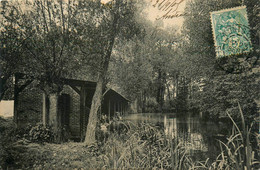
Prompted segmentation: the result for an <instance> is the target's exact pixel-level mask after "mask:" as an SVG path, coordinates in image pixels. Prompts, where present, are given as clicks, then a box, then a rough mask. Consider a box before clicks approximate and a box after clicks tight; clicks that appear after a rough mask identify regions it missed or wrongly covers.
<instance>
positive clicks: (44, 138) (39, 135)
mask: <svg viewBox="0 0 260 170" xmlns="http://www.w3.org/2000/svg"><path fill="white" fill-rule="evenodd" d="M25 138H28V139H29V140H30V141H32V142H36V143H44V142H53V140H54V134H53V132H52V131H51V128H50V127H48V126H47V127H44V125H43V124H38V125H36V126H34V127H32V128H31V130H30V131H29V133H28V134H25Z"/></svg>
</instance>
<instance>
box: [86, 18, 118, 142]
mask: <svg viewBox="0 0 260 170" xmlns="http://www.w3.org/2000/svg"><path fill="white" fill-rule="evenodd" d="M117 21H118V16H117V15H116V14H115V15H114V19H113V23H112V27H111V29H110V31H111V32H110V40H109V42H108V48H107V50H106V52H105V56H104V62H103V64H102V66H103V67H102V68H101V69H102V71H101V72H100V74H99V75H98V81H97V86H96V90H95V93H94V96H93V99H92V103H91V109H90V113H89V120H88V125H87V130H86V136H85V142H84V143H85V144H86V145H91V144H93V143H95V141H96V139H95V132H96V125H97V120H98V110H99V108H100V106H101V101H102V97H103V95H102V90H103V87H104V84H105V83H104V82H105V79H106V75H107V71H108V65H109V60H110V56H111V53H112V49H113V46H114V41H115V37H116V32H117Z"/></svg>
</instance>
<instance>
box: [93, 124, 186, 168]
mask: <svg viewBox="0 0 260 170" xmlns="http://www.w3.org/2000/svg"><path fill="white" fill-rule="evenodd" d="M126 124H127V126H128V127H129V129H128V131H127V132H126V133H125V134H120V135H118V134H117V133H112V134H109V138H108V139H107V141H106V142H105V143H104V145H103V146H102V147H101V150H102V154H101V155H100V156H99V159H100V160H102V162H103V163H102V165H100V167H99V168H104V169H188V167H189V166H190V162H189V161H188V160H187V159H186V157H185V153H186V150H185V147H183V145H182V144H181V143H177V141H176V140H175V139H171V138H168V137H167V136H166V135H165V134H164V131H163V128H161V127H157V126H155V125H152V124H148V123H139V124H132V123H130V122H127V123H126ZM94 166H95V165H94Z"/></svg>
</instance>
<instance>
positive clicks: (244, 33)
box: [211, 6, 252, 57]
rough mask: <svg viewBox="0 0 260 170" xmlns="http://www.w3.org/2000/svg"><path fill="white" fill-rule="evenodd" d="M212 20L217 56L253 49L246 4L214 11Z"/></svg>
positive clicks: (246, 51)
mask: <svg viewBox="0 0 260 170" xmlns="http://www.w3.org/2000/svg"><path fill="white" fill-rule="evenodd" d="M211 22H212V29H213V36H214V42H215V49H216V55H217V57H223V56H229V55H237V54H242V53H248V52H250V51H251V50H252V44H251V41H250V31H249V24H248V18H247V12H246V6H240V7H236V8H230V9H225V10H221V11H215V12H212V13H211Z"/></svg>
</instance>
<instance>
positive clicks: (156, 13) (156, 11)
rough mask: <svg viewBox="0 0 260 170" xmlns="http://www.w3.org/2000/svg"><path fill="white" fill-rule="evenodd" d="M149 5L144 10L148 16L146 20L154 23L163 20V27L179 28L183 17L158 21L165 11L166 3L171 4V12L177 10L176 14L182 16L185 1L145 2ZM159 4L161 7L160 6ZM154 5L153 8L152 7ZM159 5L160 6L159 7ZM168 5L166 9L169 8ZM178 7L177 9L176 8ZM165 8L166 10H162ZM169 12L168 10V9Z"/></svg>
mask: <svg viewBox="0 0 260 170" xmlns="http://www.w3.org/2000/svg"><path fill="white" fill-rule="evenodd" d="M146 1H147V2H148V3H149V4H150V5H149V7H148V8H147V9H146V10H145V11H146V12H147V14H148V19H149V20H151V21H153V22H154V21H156V20H158V19H159V20H163V22H164V27H167V26H174V25H175V26H178V27H181V26H182V24H183V21H184V18H183V17H174V18H170V19H168V18H167V19H160V18H161V17H162V16H163V15H164V14H165V13H166V12H167V10H166V11H165V10H164V9H167V3H168V4H169V3H171V4H170V5H172V6H173V7H172V10H175V9H176V10H177V11H178V14H182V13H183V12H184V8H185V5H186V1H187V0H146ZM174 3H177V4H179V5H174ZM160 4H161V5H160ZM153 5H155V6H153ZM159 5H160V6H159ZM170 5H168V7H169V6H170ZM177 6H178V8H176V7H177ZM163 7H166V8H163ZM160 8H161V10H160ZM168 10H170V8H168ZM172 14H174V13H173V12H170V13H169V15H172Z"/></svg>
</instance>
